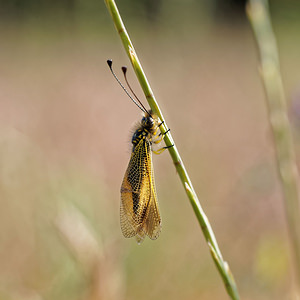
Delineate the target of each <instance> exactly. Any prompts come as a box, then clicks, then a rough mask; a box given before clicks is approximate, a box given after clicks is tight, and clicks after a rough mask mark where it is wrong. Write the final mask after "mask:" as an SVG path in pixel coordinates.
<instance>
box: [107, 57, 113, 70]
mask: <svg viewBox="0 0 300 300" xmlns="http://www.w3.org/2000/svg"><path fill="white" fill-rule="evenodd" d="M107 64H108V66H109V68H110V69H111V66H112V60H111V59H108V60H107Z"/></svg>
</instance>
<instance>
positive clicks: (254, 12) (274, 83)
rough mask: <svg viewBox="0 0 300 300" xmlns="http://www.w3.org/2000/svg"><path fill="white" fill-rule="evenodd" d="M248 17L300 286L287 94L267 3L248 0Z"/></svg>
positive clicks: (299, 215)
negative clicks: (259, 63) (257, 50)
mask: <svg viewBox="0 0 300 300" xmlns="http://www.w3.org/2000/svg"><path fill="white" fill-rule="evenodd" d="M247 13H248V18H249V20H250V22H251V25H252V28H253V32H254V36H255V38H256V42H257V45H258V49H259V52H260V59H261V65H260V72H261V77H262V81H263V84H264V87H265V92H266V96H267V97H266V98H267V105H268V110H269V121H270V124H271V128H272V131H273V136H274V143H275V148H276V159H277V166H278V170H279V175H280V179H281V184H282V189H283V193H284V198H285V207H286V216H287V221H288V226H289V231H290V239H291V245H292V251H293V257H294V266H295V273H296V278H297V282H298V289H299V287H300V201H299V199H300V198H299V185H298V182H299V174H298V170H297V165H296V160H295V153H294V144H293V139H292V133H291V128H290V123H289V120H288V114H287V107H286V97H285V94H284V89H283V84H282V78H281V73H280V66H279V58H278V51H277V46H276V39H275V35H274V33H273V29H272V24H271V20H270V15H269V9H268V2H267V1H262V0H251V1H249V3H248V6H247Z"/></svg>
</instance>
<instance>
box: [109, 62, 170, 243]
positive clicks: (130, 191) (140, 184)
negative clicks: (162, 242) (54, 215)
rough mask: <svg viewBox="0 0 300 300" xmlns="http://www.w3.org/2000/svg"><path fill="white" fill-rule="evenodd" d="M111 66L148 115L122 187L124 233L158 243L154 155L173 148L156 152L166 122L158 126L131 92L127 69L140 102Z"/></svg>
mask: <svg viewBox="0 0 300 300" xmlns="http://www.w3.org/2000/svg"><path fill="white" fill-rule="evenodd" d="M107 63H108V65H109V68H110V70H111V72H112V74H113V76H114V77H115V79H116V80H117V81H118V83H119V84H120V85H121V87H122V88H123V90H124V91H125V92H126V94H127V95H128V96H129V97H130V99H131V100H132V101H133V102H134V103H135V104H136V105H137V106H138V107H139V108H140V109H141V110H142V111H143V112H144V117H143V118H142V120H141V122H140V124H139V126H138V127H137V129H136V130H135V132H134V134H133V136H132V140H131V142H132V144H133V146H132V153H131V158H130V161H129V164H128V167H127V170H126V173H125V176H124V179H123V182H122V186H121V206H120V221H121V230H122V233H123V235H124V236H125V237H127V238H129V237H133V236H135V237H136V240H137V242H138V243H141V242H142V241H143V240H144V238H145V236H146V235H147V236H148V237H149V238H150V239H152V240H155V239H157V238H158V236H159V234H160V231H161V218H160V213H159V209H158V203H157V198H156V191H155V183H154V173H153V165H152V152H154V153H156V154H160V153H161V152H163V151H164V150H165V149H166V148H169V147H163V148H161V149H159V150H157V151H154V150H152V144H153V143H154V144H158V143H160V142H161V141H162V139H163V135H161V134H158V129H159V127H160V126H161V125H162V124H163V123H160V124H158V118H157V117H156V115H155V114H153V113H152V112H151V110H150V111H148V110H147V109H146V108H145V107H144V105H143V104H142V103H141V101H140V100H139V99H138V97H137V96H136V95H135V93H134V92H133V90H132V89H131V87H130V85H129V84H128V81H127V77H126V70H127V69H126V67H122V71H123V73H124V77H125V80H126V83H127V85H128V87H129V89H130V90H131V92H132V93H133V95H134V97H135V98H136V100H137V101H135V99H133V98H132V97H131V95H130V94H129V93H128V91H127V90H126V89H125V87H124V86H123V85H122V83H121V82H120V80H119V79H118V78H117V76H116V75H115V73H114V72H113V70H112V61H111V60H108V61H107ZM168 131H169V130H167V131H166V133H167V132H168ZM166 133H165V134H166ZM172 146H173V145H172ZM172 146H171V147H172Z"/></svg>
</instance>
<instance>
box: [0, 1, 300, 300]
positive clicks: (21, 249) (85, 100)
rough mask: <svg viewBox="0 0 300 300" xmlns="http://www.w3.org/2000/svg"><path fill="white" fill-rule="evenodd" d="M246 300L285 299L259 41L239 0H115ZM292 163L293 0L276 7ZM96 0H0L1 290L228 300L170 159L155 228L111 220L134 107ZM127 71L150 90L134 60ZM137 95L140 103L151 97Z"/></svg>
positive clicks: (298, 62) (161, 168) (298, 26)
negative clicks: (137, 236)
mask: <svg viewBox="0 0 300 300" xmlns="http://www.w3.org/2000/svg"><path fill="white" fill-rule="evenodd" d="M119 2H120V3H117V4H119V9H120V12H121V14H122V17H123V19H124V22H125V24H126V26H127V29H128V31H129V33H130V35H131V38H132V41H133V43H134V45H135V48H136V51H137V53H138V55H139V58H140V60H141V62H142V64H143V67H144V70H145V72H146V75H147V77H148V79H149V82H150V84H151V86H152V89H153V91H154V93H155V95H156V98H157V99H158V101H159V103H160V105H161V108H162V110H163V112H164V116H165V118H166V120H167V123H168V125H169V127H170V128H171V130H172V134H173V137H174V139H175V142H176V145H177V147H178V149H179V151H180V153H181V155H182V158H183V160H184V162H185V164H186V168H187V170H188V172H189V174H190V177H191V180H192V182H193V185H194V187H195V190H196V191H197V193H198V196H199V198H200V201H201V204H202V206H203V208H204V210H205V212H206V213H207V216H208V218H209V220H210V222H211V225H212V227H213V229H214V231H215V234H216V237H217V240H218V243H219V246H220V248H221V251H222V253H223V256H224V258H225V259H226V260H227V261H228V262H229V265H230V267H231V270H232V272H233V273H234V275H235V278H236V281H237V285H238V287H239V290H240V294H241V298H242V299H245V300H248V299H249V300H250V299H256V300H257V299H258V300H259V299H264V300H268V299H272V300H276V299H278V300H279V299H280V300H283V299H292V292H291V291H292V286H293V284H292V282H293V275H292V274H293V272H292V267H291V266H292V261H291V259H290V250H289V240H288V230H287V226H286V221H285V210H284V205H283V198H282V193H281V189H280V183H279V181H278V176H277V172H276V165H275V158H274V149H273V140H272V135H271V132H270V128H269V124H268V118H267V117H268V114H267V108H266V103H265V99H264V91H263V87H262V84H261V81H260V78H259V74H258V56H257V52H256V45H255V41H254V39H253V36H252V32H251V29H250V26H249V24H248V22H247V20H246V17H245V13H244V3H243V2H242V1H241V2H239V1H233V0H232V1H229V0H228V1H217V0H215V1H209V0H203V1H196V0H189V1H171V0H164V1H163V0H156V1H154V0H153V1H147V0H143V1H141V0H140V1H137V0H131V1H129V0H127V1H119ZM270 8H271V13H272V18H273V24H274V30H275V33H276V36H277V39H278V46H279V51H280V59H281V67H282V75H283V80H284V85H285V89H286V93H287V97H288V101H289V103H288V107H289V114H290V119H291V123H292V126H293V132H294V136H295V144H296V145H295V147H296V153H297V156H298V157H299V151H300V144H299V126H300V55H299V53H300V4H299V1H296V0H294V1H293V0H286V1H283V0H282V1H280V0H277V1H275V0H273V1H271V3H270ZM108 58H112V59H113V61H114V68H115V71H116V73H117V74H118V75H119V77H120V78H121V80H123V78H122V73H121V72H120V67H121V66H122V65H128V64H129V61H128V58H127V57H126V55H125V52H124V50H123V48H122V45H121V42H120V40H119V37H118V35H117V33H116V31H115V29H114V26H113V24H112V21H111V19H110V16H109V14H108V12H107V11H106V8H105V5H104V2H102V1H100V0H87V1H82V0H64V1H49V0H43V1H41V0H40V1H38V0H10V1H5V0H1V1H0V154H1V155H0V299H1V300H2V299H3V300H6V299H7V300H19V299H26V300H27V299H28V300H29V299H30V300H40V299H47V300H48V299H49V300H50V299H55V300H67V299H72V300H76V299H83V300H96V299H97V300H98V299H111V300H114V299H120V300H122V299H145V300H146V299H191V300H192V299H205V300H210V299H214V300H215V299H227V298H228V296H227V295H226V292H225V289H224V286H223V283H222V281H221V279H220V276H219V274H218V272H217V270H216V268H215V266H214V263H213V262H212V259H211V257H210V254H209V251H208V247H207V245H206V243H205V241H204V238H203V236H202V233H201V230H200V228H199V225H198V223H197V221H196V218H195V216H194V214H193V211H192V209H191V205H190V204H189V202H188V200H187V198H186V196H185V193H184V190H183V188H182V186H181V183H180V181H179V179H178V176H177V174H176V171H175V168H174V166H173V165H172V161H171V159H170V157H169V155H168V153H167V152H165V153H164V154H162V155H160V156H155V157H154V168H155V177H156V185H157V193H158V200H159V204H160V210H161V214H162V218H163V231H162V233H161V236H160V237H159V239H158V240H156V241H151V240H149V239H146V240H145V241H144V242H143V244H142V245H137V244H136V242H135V240H134V239H125V238H123V236H122V234H121V231H120V226H119V201H120V192H119V189H120V185H121V182H122V179H123V175H124V172H125V170H126V167H127V163H128V161H129V157H130V149H131V146H130V138H131V134H132V127H133V125H134V124H135V122H137V121H138V120H139V119H140V118H141V112H140V111H139V110H138V109H137V107H136V106H135V105H133V103H132V102H131V101H130V100H129V99H128V98H127V96H126V95H125V94H124V92H123V91H122V90H121V88H120V87H119V86H118V84H117V83H116V82H115V80H114V78H113V77H112V75H111V74H110V72H109V69H108V67H107V65H106V60H107V59H108ZM128 77H129V80H130V82H131V83H132V86H133V88H134V90H135V91H136V93H137V94H138V95H139V96H140V98H141V99H144V96H143V93H142V91H141V88H140V87H139V85H138V83H137V80H136V78H135V75H134V73H133V70H132V68H131V67H130V66H129V70H128ZM145 103H146V102H145Z"/></svg>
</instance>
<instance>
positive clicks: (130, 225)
mask: <svg viewBox="0 0 300 300" xmlns="http://www.w3.org/2000/svg"><path fill="white" fill-rule="evenodd" d="M120 220H121V230H122V232H123V235H124V236H125V237H132V236H136V239H137V241H138V242H139V243H140V242H141V241H142V240H143V239H144V237H145V235H148V236H149V238H151V239H156V238H157V237H158V236H159V234H160V231H161V218H160V214H159V209H158V203H157V199H156V191H155V183H154V173H153V165H152V154H151V149H150V143H149V141H148V140H146V139H141V140H140V141H139V143H138V144H137V145H136V147H135V148H134V151H133V152H132V155H131V158H130V161H129V165H128V168H127V170H126V173H125V176H124V179H123V183H122V186H121V207H120Z"/></svg>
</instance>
